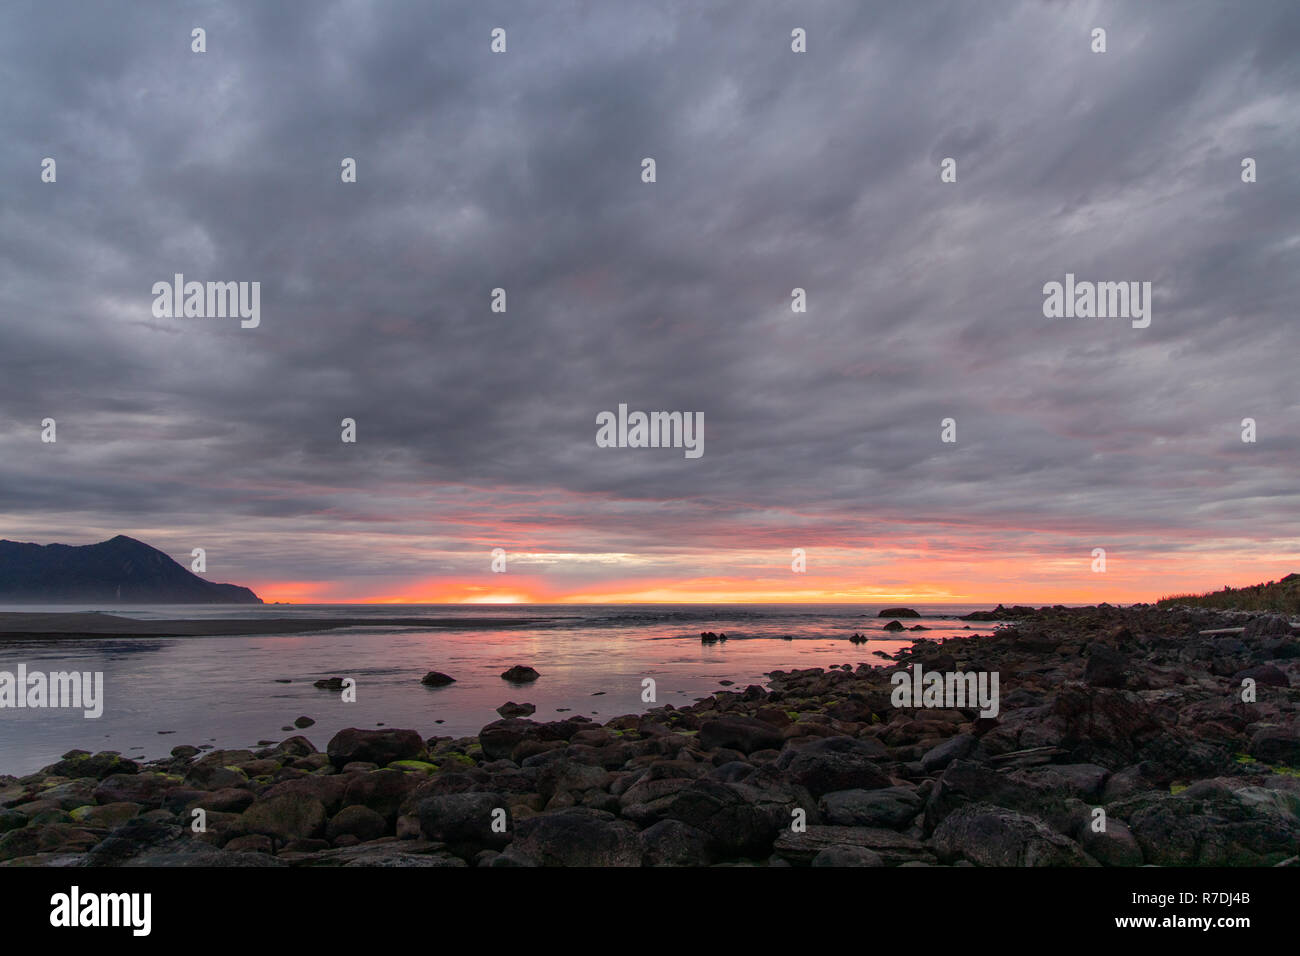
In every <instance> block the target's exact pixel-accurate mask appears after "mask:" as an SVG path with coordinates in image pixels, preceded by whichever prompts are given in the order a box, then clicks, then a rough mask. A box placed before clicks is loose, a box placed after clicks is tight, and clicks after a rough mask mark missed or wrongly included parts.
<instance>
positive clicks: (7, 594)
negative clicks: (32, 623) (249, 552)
mask: <svg viewBox="0 0 1300 956" xmlns="http://www.w3.org/2000/svg"><path fill="white" fill-rule="evenodd" d="M0 602H4V603H9V604H63V603H67V602H77V603H86V602H93V603H96V604H261V603H262V599H261V598H259V597H258V596H257V595H256V594H254V593H253V592H252V591H250V590H249V589H248V588H242V587H239V586H238V585H234V584H213V583H212V582H211V581H205V580H203V579H202V578H201V577H198V576H197V575H195V574H192V573H191V572H190V571H189V570H188V569H187V568H183V567H181V565H179V564H177V563H176V562H175V561H173V560H172V559H171V558H169V557H168V556H167V555H165V554H163V553H162V552H161V551H159V550H158V549H157V548H151V547H150V546H149V545H147V544H145V543H144V542H143V541H137V540H135V538H128V537H127V536H126V535H124V534H119V535H118V536H117V537H116V538H110V539H109V540H108V541H101V542H100V543H99V544H86V545H80V546H73V545H67V544H26V543H23V542H19V541H0Z"/></svg>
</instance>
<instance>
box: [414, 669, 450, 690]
mask: <svg viewBox="0 0 1300 956" xmlns="http://www.w3.org/2000/svg"><path fill="white" fill-rule="evenodd" d="M420 683H421V684H424V685H425V686H426V687H446V686H447V685H448V684H454V683H456V678H454V677H452V676H450V675H448V674H444V673H442V672H441V671H429V673H427V674H425V675H424V676H423V677H421V678H420Z"/></svg>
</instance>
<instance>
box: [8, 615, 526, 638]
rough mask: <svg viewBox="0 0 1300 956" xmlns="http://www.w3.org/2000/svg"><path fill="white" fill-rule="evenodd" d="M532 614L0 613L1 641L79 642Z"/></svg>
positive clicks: (441, 626)
mask: <svg viewBox="0 0 1300 956" xmlns="http://www.w3.org/2000/svg"><path fill="white" fill-rule="evenodd" d="M537 623H539V621H537V620H533V619H527V618H473V617H465V618H446V617H441V618H423V617H398V618H384V619H382V620H376V619H375V618H373V617H338V618H315V619H312V618H285V617H267V618H215V619H210V620H191V619H176V620H148V619H143V620H142V619H137V618H130V617H119V616H117V615H114V614H108V613H104V612H100V611H78V612H69V613H67V614H63V613H59V612H57V611H0V642H4V641H17V640H26V639H29V638H37V639H40V640H64V639H67V640H75V639H84V638H87V637H233V636H244V635H258V634H305V633H308V632H311V631H330V630H337V629H338V628H341V627H385V628H390V627H401V628H420V629H426V628H427V629H429V630H457V629H465V628H476V627H477V628H483V627H492V628H512V627H531V626H534V625H536V624H537Z"/></svg>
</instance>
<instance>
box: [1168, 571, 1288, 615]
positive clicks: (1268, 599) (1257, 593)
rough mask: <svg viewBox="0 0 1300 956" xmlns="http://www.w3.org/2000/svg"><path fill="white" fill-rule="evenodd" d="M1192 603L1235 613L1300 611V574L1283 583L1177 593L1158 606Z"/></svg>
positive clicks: (1196, 605)
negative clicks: (1198, 592)
mask: <svg viewBox="0 0 1300 956" xmlns="http://www.w3.org/2000/svg"><path fill="white" fill-rule="evenodd" d="M1179 604H1189V605H1192V606H1194V607H1212V608H1219V609H1221V610H1236V611H1280V612H1283V613H1288V614H1295V613H1298V612H1300V574H1288V575H1287V576H1286V577H1284V578H1283V579H1282V580H1281V581H1269V582H1268V583H1267V584H1253V585H1251V586H1250V587H1244V588H1230V587H1225V588H1224V589H1223V590H1222V591H1212V592H1210V593H1209V594H1176V595H1173V596H1172V597H1166V598H1161V599H1160V600H1159V601H1157V602H1156V606H1157V607H1173V606H1175V605H1179Z"/></svg>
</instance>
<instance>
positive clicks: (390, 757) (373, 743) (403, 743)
mask: <svg viewBox="0 0 1300 956" xmlns="http://www.w3.org/2000/svg"><path fill="white" fill-rule="evenodd" d="M325 752H326V753H327V754H329V758H330V762H331V763H332V764H334V766H336V767H344V766H346V765H347V764H350V763H357V762H366V763H374V764H377V765H378V766H380V767H383V766H386V765H387V764H389V763H391V762H392V761H394V760H413V759H416V758H418V757H420V756H421V755H422V754H423V753H424V740H423V738H421V737H420V735H419V734H418V733H416V732H415V731H414V730H397V729H391V728H384V729H383V730H360V729H358V728H356V727H349V728H347V729H346V730H340V731H339V732H338V733H337V734H335V735H334V736H333V737H332V738H330V742H329V744H328V745H327V746H326V748H325Z"/></svg>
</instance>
